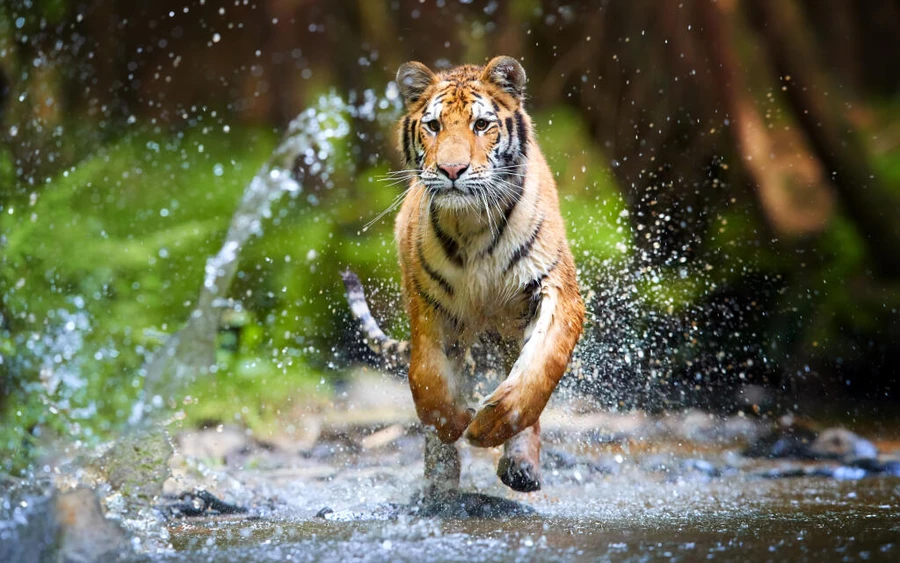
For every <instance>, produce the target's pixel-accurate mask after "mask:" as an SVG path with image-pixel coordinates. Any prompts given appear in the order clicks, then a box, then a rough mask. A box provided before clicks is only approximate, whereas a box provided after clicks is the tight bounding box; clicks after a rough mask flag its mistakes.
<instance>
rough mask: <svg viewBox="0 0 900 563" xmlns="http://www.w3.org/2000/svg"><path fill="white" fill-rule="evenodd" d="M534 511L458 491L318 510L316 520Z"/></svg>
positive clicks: (524, 513)
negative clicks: (407, 500) (401, 502)
mask: <svg viewBox="0 0 900 563" xmlns="http://www.w3.org/2000/svg"><path fill="white" fill-rule="evenodd" d="M534 514H535V510H534V509H533V508H531V507H530V506H528V505H526V504H522V503H520V502H516V501H514V500H509V499H505V498H501V497H495V496H491V495H485V494H482V493H467V492H463V491H458V490H449V491H446V490H445V491H440V492H439V493H434V492H427V491H423V492H420V493H417V494H416V495H415V496H413V498H412V499H411V500H410V502H409V503H408V504H395V503H378V504H372V505H367V506H360V507H356V508H353V509H348V510H333V509H331V508H330V507H325V508H323V509H321V510H320V511H319V512H318V513H317V514H316V518H322V519H324V520H327V521H329V522H357V521H371V520H394V519H397V518H399V517H400V516H418V517H421V518H455V519H468V518H515V517H520V516H530V515H534Z"/></svg>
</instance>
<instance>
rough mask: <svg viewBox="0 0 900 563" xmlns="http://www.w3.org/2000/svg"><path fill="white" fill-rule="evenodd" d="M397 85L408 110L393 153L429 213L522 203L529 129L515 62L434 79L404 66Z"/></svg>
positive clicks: (498, 61)
mask: <svg viewBox="0 0 900 563" xmlns="http://www.w3.org/2000/svg"><path fill="white" fill-rule="evenodd" d="M397 84H398V85H399V88H400V93H401V95H402V96H403V101H404V103H405V104H406V109H407V113H406V115H405V116H404V117H403V120H402V122H401V127H400V149H401V151H402V152H403V156H404V159H405V161H406V166H407V167H408V168H409V169H410V170H411V171H413V172H414V173H415V175H416V176H417V178H418V179H419V180H420V181H421V183H422V184H423V185H424V186H425V188H426V189H427V190H428V191H429V192H430V193H431V195H432V201H433V202H434V204H435V205H438V206H441V207H445V208H457V209H464V208H472V207H476V208H481V207H482V205H483V206H484V207H486V208H487V207H489V206H497V201H498V200H500V201H509V202H511V201H515V200H516V199H518V198H519V197H520V196H521V189H522V188H521V186H522V179H523V178H524V174H525V162H526V159H527V150H528V138H529V137H530V134H529V132H530V128H531V122H530V120H529V119H528V116H527V114H525V112H524V111H523V109H522V102H523V96H524V88H525V70H524V69H523V68H522V65H520V64H519V62H518V61H516V60H515V59H513V58H512V57H496V58H494V59H492V60H491V61H490V62H489V63H488V64H487V65H486V66H484V67H480V66H473V65H464V66H460V67H456V68H454V69H451V70H448V71H444V72H438V73H434V72H432V71H431V70H430V69H429V68H428V67H426V66H425V65H423V64H422V63H418V62H409V63H405V64H403V65H401V66H400V69H399V70H398V71H397Z"/></svg>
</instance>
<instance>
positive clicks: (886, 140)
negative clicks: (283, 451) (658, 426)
mask: <svg viewBox="0 0 900 563" xmlns="http://www.w3.org/2000/svg"><path fill="white" fill-rule="evenodd" d="M897 53H900V2H897V1H896V0H858V1H850V0H846V1H843V0H718V1H712V0H683V1H680V2H658V1H655V0H636V1H627V2H626V1H614V0H608V1H595V2H564V1H553V0H511V1H508V2H505V1H499V0H490V1H487V2H484V1H476V0H469V1H465V0H461V1H456V0H424V1H419V0H357V1H350V0H331V1H328V2H321V1H314V0H239V1H229V2H217V1H213V0H205V1H204V0H193V1H180V2H176V1H171V0H160V1H153V2H151V1H125V0H119V1H114V0H81V1H79V0H22V1H16V2H3V3H2V4H0V122H2V124H0V137H2V146H0V290H2V291H0V294H2V295H0V370H2V379H0V417H2V426H0V450H3V451H4V452H5V453H7V454H8V455H4V456H2V458H3V461H2V462H0V463H3V464H4V467H5V468H6V469H7V470H11V469H13V468H16V467H18V466H19V465H20V464H22V463H24V462H23V460H26V459H28V458H29V457H30V456H32V455H33V452H34V451H38V450H40V448H41V447H42V445H43V444H46V443H49V442H52V441H53V440H54V439H55V437H57V436H66V437H72V438H74V439H75V440H78V441H83V442H91V441H95V440H100V439H102V438H103V437H105V436H108V435H109V434H110V433H111V432H114V431H115V430H116V429H117V428H119V427H120V426H121V425H122V424H123V421H124V420H125V419H127V417H128V414H129V412H130V409H131V407H132V405H133V404H134V401H135V400H136V397H138V396H139V394H140V393H141V389H142V387H143V383H142V377H143V372H142V370H141V366H143V365H144V363H145V362H146V361H147V359H148V358H149V357H150V355H151V354H152V353H153V352H154V351H155V350H157V349H158V348H159V347H160V346H161V344H162V342H164V340H165V338H166V337H167V335H168V334H171V333H173V332H174V331H176V330H177V329H178V328H179V327H180V326H182V325H183V324H184V322H185V321H186V318H187V316H188V315H189V314H190V312H191V310H192V306H193V302H194V300H195V299H196V298H197V293H198V288H199V287H200V284H201V283H202V279H203V275H204V265H205V263H206V260H207V258H208V257H209V256H210V255H211V254H214V253H215V252H216V250H217V248H218V246H219V245H220V244H221V242H222V240H223V237H224V235H225V231H226V229H227V227H228V223H229V219H230V217H231V214H232V213H233V212H234V210H235V208H236V207H237V203H238V201H239V200H240V197H241V194H242V192H243V190H244V187H245V186H246V185H247V183H248V182H249V180H250V179H251V178H252V176H253V175H254V173H255V172H256V171H257V170H258V169H259V167H260V165H261V164H262V163H263V162H264V161H265V160H266V159H267V158H268V156H269V154H270V153H271V151H272V150H273V148H274V147H275V146H276V144H277V142H278V139H279V137H280V135H281V132H282V131H283V130H284V128H285V126H286V125H287V123H288V122H289V121H290V120H291V119H292V118H293V117H294V116H295V115H297V114H298V113H300V112H301V111H303V110H304V109H306V108H308V107H312V106H315V105H316V104H319V105H322V104H325V105H327V104H328V100H342V104H343V105H342V104H338V106H340V107H341V108H343V109H338V110H335V111H343V112H344V115H343V117H344V118H346V119H347V121H348V122H349V123H350V127H351V134H350V135H348V136H347V137H346V138H344V139H342V140H340V141H339V151H338V157H337V158H336V161H335V162H334V165H335V166H334V172H333V173H332V174H330V175H329V176H328V177H327V178H316V177H309V178H307V179H306V181H305V183H304V186H303V188H304V189H303V192H302V193H301V194H300V195H299V196H298V197H294V198H290V199H286V200H285V201H282V202H279V203H278V204H276V206H275V207H274V209H273V216H272V217H271V218H270V219H268V220H267V221H266V223H265V225H264V234H263V236H261V237H259V238H254V239H252V240H251V241H250V243H248V245H247V246H246V248H244V251H243V254H242V257H241V263H240V269H239V271H238V274H237V278H236V280H235V282H234V284H233V285H232V287H231V290H230V293H229V295H230V297H231V300H230V301H229V304H228V307H227V308H226V309H227V310H226V311H225V312H224V314H223V316H222V322H221V327H220V330H219V354H218V356H217V368H218V371H217V372H216V374H215V376H214V377H213V376H210V377H203V378H198V379H197V380H196V381H194V382H193V383H191V385H190V386H189V388H187V389H186V390H185V392H184V394H185V395H186V396H187V397H188V398H187V400H185V401H182V402H179V405H180V407H179V408H181V411H180V413H179V416H180V417H181V418H183V423H184V424H188V425H190V424H202V423H209V422H216V421H238V422H239V423H241V424H245V425H247V426H249V427H250V428H251V429H253V428H256V429H259V428H265V427H266V426H267V425H273V424H281V423H283V422H284V420H285V419H288V418H290V417H291V416H292V402H293V401H295V400H296V398H298V397H302V396H304V395H306V394H309V393H328V392H329V389H331V388H332V387H333V386H334V385H339V384H340V381H342V380H345V379H346V378H349V377H353V374H354V371H353V366H357V365H360V363H366V362H372V361H373V360H374V359H373V358H371V357H370V356H368V355H367V353H366V351H365V348H364V347H363V346H361V344H360V343H359V338H358V335H357V333H356V332H355V330H354V328H353V324H352V323H351V322H350V321H349V318H348V312H347V309H346V306H345V304H344V301H343V288H342V286H341V285H340V281H339V276H338V272H339V270H340V269H342V268H345V267H348V266H349V267H352V268H353V269H354V270H356V271H357V272H358V273H359V274H360V276H361V277H362V278H363V280H364V281H365V282H366V285H367V287H368V288H369V290H370V301H371V304H372V307H373V309H374V311H375V314H376V317H378V318H379V319H381V320H382V322H383V323H384V325H385V326H386V327H388V328H389V329H390V330H391V331H392V332H393V333H394V334H396V335H401V336H402V335H403V334H404V330H405V324H404V319H403V316H402V313H401V309H402V307H401V306H400V301H399V284H398V272H397V267H396V257H395V252H394V249H393V244H392V236H391V225H392V221H391V217H390V215H389V216H388V217H387V218H385V219H383V220H382V221H380V222H378V223H376V224H375V225H374V226H373V227H372V228H370V229H367V230H364V229H363V226H364V225H365V224H366V223H368V222H369V221H370V220H372V219H373V218H374V217H375V216H376V215H377V214H378V213H379V212H381V211H382V210H384V209H385V208H387V207H388V206H389V205H390V203H391V201H392V200H393V199H394V197H395V196H396V195H398V194H399V193H400V191H401V189H402V188H401V187H400V186H396V185H391V184H390V182H384V181H381V180H383V179H384V174H386V173H387V172H388V171H389V170H392V169H396V168H397V167H398V166H399V159H398V153H397V151H396V149H395V147H394V145H395V133H394V130H393V128H392V126H391V125H390V123H391V121H392V119H394V118H395V117H396V115H398V114H397V111H398V110H397V109H396V98H391V95H390V92H391V85H390V82H391V81H392V80H393V77H394V73H395V72H396V68H397V67H398V65H399V64H401V63H402V62H404V61H406V60H420V61H422V62H424V63H426V64H428V65H431V66H433V67H435V68H443V67H447V66H451V65H454V64H458V63H463V62H471V63H482V62H486V61H487V60H488V59H489V58H490V57H492V56H493V55H496V54H509V55H513V56H515V57H517V58H518V59H519V60H521V61H522V63H523V65H524V67H525V68H526V70H527V72H528V76H529V81H528V100H527V108H528V110H529V111H530V112H531V114H532V116H533V117H534V121H535V124H536V129H537V133H538V139H539V143H540V145H541V147H542V149H543V151H544V153H545V154H546V156H547V157H548V159H549V161H550V164H551V167H552V168H553V170H554V171H555V172H556V173H557V181H558V183H559V190H560V195H561V200H562V207H563V212H564V215H565V218H566V220H567V222H568V225H569V235H570V239H571V241H572V246H573V247H574V250H575V253H576V256H577V260H578V264H579V275H580V280H581V283H582V285H583V287H584V291H585V295H586V296H588V298H589V305H590V308H591V310H592V315H591V319H590V321H589V324H588V327H587V329H586V334H585V338H584V341H583V342H582V344H581V345H580V347H579V350H578V353H577V356H576V360H575V362H574V366H573V370H572V373H571V374H570V375H569V376H568V377H567V378H566V379H565V380H564V384H563V385H564V387H565V388H566V389H567V390H568V392H572V393H578V394H580V395H582V396H586V397H590V398H592V399H594V400H595V404H596V405H597V408H607V409H629V408H646V409H653V410H660V409H675V408H684V407H687V406H701V407H704V408H709V409H713V410H718V411H722V410H731V411H733V410H735V409H742V410H745V411H746V412H748V413H752V414H762V415H766V414H771V415H774V414H780V413H782V412H786V411H791V412H796V411H802V410H803V409H804V408H809V407H810V406H811V405H818V406H822V405H826V404H835V405H840V408H841V409H844V410H843V411H842V412H845V413H851V414H853V413H863V414H865V413H872V412H879V411H877V410H871V409H873V408H876V409H877V408H878V407H879V405H882V406H883V405H892V404H895V402H896V400H897V398H898V394H897V389H896V386H897V383H898V375H900V367H898V366H900V362H898V359H900V358H898V350H900V310H898V308H900V119H898V117H900V63H898V59H897ZM386 92H387V95H386V94H385V93H386ZM323 100H324V102H323ZM366 103H369V104H370V105H372V107H374V108H377V112H378V113H379V115H380V116H381V117H380V118H379V119H375V120H371V119H362V118H358V117H357V114H358V113H359V112H354V111H352V108H353V107H354V106H355V105H356V106H358V105H365V104H366ZM347 104H349V106H348V105H347ZM348 108H350V109H349V110H348Z"/></svg>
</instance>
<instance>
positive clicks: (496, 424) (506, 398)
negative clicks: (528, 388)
mask: <svg viewBox="0 0 900 563" xmlns="http://www.w3.org/2000/svg"><path fill="white" fill-rule="evenodd" d="M518 399H519V397H518V394H517V393H515V391H514V390H510V388H508V387H504V386H503V385H501V386H500V387H498V388H497V390H496V391H495V392H494V393H493V394H492V395H491V396H490V397H489V398H488V399H487V400H486V401H485V404H484V406H483V407H481V410H479V411H478V414H476V415H475V420H473V421H472V423H471V424H469V427H468V428H467V429H466V439H467V440H468V441H469V443H471V444H472V445H473V446H477V447H479V448H491V447H494V446H499V445H500V444H502V443H504V442H506V441H507V440H508V439H510V438H512V437H513V436H515V435H516V434H518V433H519V432H521V431H522V430H524V429H525V428H527V427H528V426H530V425H531V424H533V423H534V421H531V422H530V423H527V424H526V423H525V421H523V420H522V415H521V410H520V407H519V405H520V402H519V400H518Z"/></svg>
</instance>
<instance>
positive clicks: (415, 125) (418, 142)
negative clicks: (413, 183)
mask: <svg viewBox="0 0 900 563" xmlns="http://www.w3.org/2000/svg"><path fill="white" fill-rule="evenodd" d="M410 129H411V130H412V132H413V161H414V162H415V163H416V168H419V169H421V168H422V159H423V158H424V157H425V155H424V154H422V155H420V154H419V151H418V150H416V147H421V146H422V128H421V127H419V120H418V119H414V120H413V122H412V124H411V127H410Z"/></svg>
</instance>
